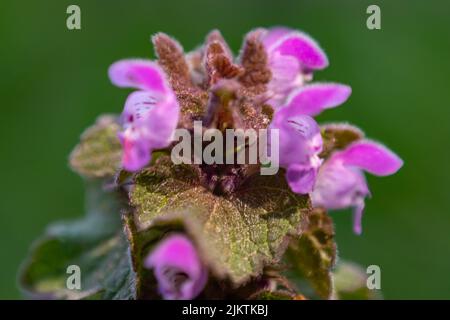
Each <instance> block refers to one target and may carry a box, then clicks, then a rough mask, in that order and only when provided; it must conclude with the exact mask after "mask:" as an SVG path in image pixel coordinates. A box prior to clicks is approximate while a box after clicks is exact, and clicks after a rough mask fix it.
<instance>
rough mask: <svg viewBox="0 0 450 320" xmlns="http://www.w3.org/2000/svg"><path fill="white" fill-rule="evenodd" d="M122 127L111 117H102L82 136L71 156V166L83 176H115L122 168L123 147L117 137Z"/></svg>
mask: <svg viewBox="0 0 450 320" xmlns="http://www.w3.org/2000/svg"><path fill="white" fill-rule="evenodd" d="M119 130H120V126H119V124H118V123H117V118H116V117H114V116H111V115H104V116H100V117H99V118H98V119H97V121H96V123H95V124H94V125H93V126H92V127H90V128H88V129H87V130H86V131H85V132H84V133H83V134H82V135H81V141H80V143H79V144H78V145H77V146H76V147H75V149H74V150H73V151H72V154H71V155H70V166H71V167H72V169H73V170H74V171H75V172H77V173H79V174H80V175H82V176H85V177H90V178H103V177H107V176H113V175H114V174H115V173H116V172H117V171H118V169H119V168H120V163H121V157H122V146H121V144H120V141H119V139H118V137H117V133H118V132H119Z"/></svg>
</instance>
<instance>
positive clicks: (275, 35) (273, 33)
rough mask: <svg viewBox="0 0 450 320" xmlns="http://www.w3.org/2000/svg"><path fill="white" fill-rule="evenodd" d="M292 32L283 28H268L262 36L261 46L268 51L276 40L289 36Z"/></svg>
mask: <svg viewBox="0 0 450 320" xmlns="http://www.w3.org/2000/svg"><path fill="white" fill-rule="evenodd" d="M292 31H293V30H291V29H288V28H285V27H274V28H270V29H269V30H267V31H266V33H265V34H264V36H263V39H262V40H263V44H264V46H265V47H266V48H267V49H270V47H271V46H272V45H273V44H274V43H276V42H277V41H278V40H280V39H281V38H282V37H284V36H285V35H287V34H289V33H290V32H292Z"/></svg>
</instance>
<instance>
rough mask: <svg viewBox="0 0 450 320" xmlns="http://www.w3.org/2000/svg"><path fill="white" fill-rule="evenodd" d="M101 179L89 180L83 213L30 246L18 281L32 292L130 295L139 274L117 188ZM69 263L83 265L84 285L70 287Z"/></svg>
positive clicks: (52, 295) (71, 295)
mask: <svg viewBox="0 0 450 320" xmlns="http://www.w3.org/2000/svg"><path fill="white" fill-rule="evenodd" d="M99 184H100V183H99V182H96V183H91V184H90V185H89V186H88V192H87V205H88V208H87V210H88V213H87V215H86V217H85V218H83V219H80V220H77V221H74V222H64V223H57V224H54V225H52V226H50V227H49V228H48V230H47V232H46V233H45V235H44V236H43V237H42V238H41V239H40V240H38V241H37V243H35V245H34V246H33V247H32V250H31V253H30V256H29V257H28V259H27V261H26V262H25V264H24V265H23V267H22V269H21V274H20V284H21V287H22V289H23V290H24V292H25V294H26V295H27V296H29V297H32V298H49V299H100V298H101V299H130V298H133V297H134V295H135V288H134V283H135V275H134V272H133V270H132V268H131V264H130V261H129V256H128V243H127V241H126V238H125V236H124V235H123V232H122V230H121V221H120V214H119V210H120V208H119V205H120V202H119V199H118V198H117V194H115V193H108V192H104V191H102V189H101V185H99ZM70 265H77V266H79V267H80V270H81V289H80V290H76V289H72V290H70V289H68V288H67V285H66V281H67V279H68V278H69V276H70V275H71V274H70V273H69V274H68V273H67V268H68V267H69V266H70Z"/></svg>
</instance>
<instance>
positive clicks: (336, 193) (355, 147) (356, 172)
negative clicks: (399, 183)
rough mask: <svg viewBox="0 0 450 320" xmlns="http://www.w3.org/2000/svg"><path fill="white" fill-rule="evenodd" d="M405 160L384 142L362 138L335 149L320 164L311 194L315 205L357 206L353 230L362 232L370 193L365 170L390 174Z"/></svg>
mask: <svg viewBox="0 0 450 320" xmlns="http://www.w3.org/2000/svg"><path fill="white" fill-rule="evenodd" d="M402 165H403V161H402V160H401V159H400V158H399V157H398V156H397V155H396V154H394V153H393V152H392V151H390V150H388V149H387V148H386V147H384V146H382V145H381V144H378V143H375V142H371V141H367V140H360V141H357V142H354V143H353V144H351V145H350V146H348V147H347V148H346V149H345V150H343V151H338V152H334V153H333V154H332V155H331V156H330V158H328V160H326V161H325V163H324V164H323V165H322V166H321V167H320V170H319V172H318V175H317V180H316V183H315V185H314V191H313V193H312V196H311V197H312V203H313V206H322V207H325V208H327V209H344V208H347V207H353V208H354V227H353V229H354V232H355V233H356V234H361V232H362V227H361V219H362V214H363V211H364V199H365V197H366V196H368V195H369V194H370V192H369V188H368V186H367V183H366V179H365V177H364V173H363V170H365V171H367V172H369V173H371V174H374V175H377V176H387V175H391V174H394V173H395V172H397V171H398V170H399V169H400V168H401V166H402Z"/></svg>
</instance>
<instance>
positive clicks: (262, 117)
mask: <svg viewBox="0 0 450 320" xmlns="http://www.w3.org/2000/svg"><path fill="white" fill-rule="evenodd" d="M152 41H153V45H154V48H155V51H156V56H157V60H156V61H150V60H143V59H131V60H121V61H118V62H116V63H114V64H113V65H112V66H111V67H110V69H109V77H110V79H111V81H112V83H113V84H115V85H116V86H118V87H126V88H134V89H135V91H133V92H132V93H131V94H130V95H129V96H128V98H127V100H126V102H125V106H124V109H123V112H122V114H121V115H120V116H115V115H103V116H101V117H99V118H98V120H97V122H96V123H95V124H94V125H93V126H92V127H90V128H88V129H87V130H86V131H85V132H84V133H83V135H82V136H81V141H80V143H79V144H78V145H77V146H76V147H75V149H74V151H73V152H72V154H71V156H70V165H71V167H72V169H73V170H74V171H75V172H77V173H79V174H80V175H81V176H82V177H83V178H84V180H85V182H86V187H87V206H86V210H87V214H86V216H85V217H84V218H82V219H81V220H79V221H75V222H70V223H59V224H55V225H52V226H50V227H49V228H48V230H47V232H46V234H45V235H44V236H43V237H42V238H41V239H40V240H39V241H38V242H37V243H36V244H35V245H34V246H33V248H32V251H31V253H30V257H29V259H27V261H26V262H25V263H24V265H23V267H22V270H21V275H20V281H21V286H22V289H23V290H24V292H25V294H26V295H28V296H32V297H43V298H56V299H60V298H61V299H161V298H162V299H211V298H213V299H218V298H219V299H220V298H222V299H229V298H230V299H305V298H306V299H317V298H320V299H345V298H349V297H350V298H366V299H369V298H375V297H377V296H378V294H379V293H374V291H370V290H369V289H367V287H366V283H365V280H364V279H365V278H364V276H365V273H364V272H363V271H362V270H361V269H359V268H358V267H356V266H355V265H353V264H348V263H345V262H342V260H340V263H339V264H338V265H335V261H336V245H335V242H334V229H333V223H332V220H331V218H330V216H329V215H328V212H327V210H328V209H330V210H334V209H344V208H348V207H351V208H353V210H354V232H355V233H357V234H360V233H361V232H362V224H361V220H362V214H363V210H364V200H365V197H366V196H368V195H369V194H370V192H369V188H368V186H367V182H366V180H365V177H364V171H366V172H368V173H370V174H374V175H378V176H385V175H390V174H393V173H395V172H396V171H397V170H398V169H399V168H400V167H401V166H402V160H401V159H400V158H399V157H397V156H396V155H395V154H394V153H393V152H391V151H390V150H388V149H387V148H386V147H384V146H383V145H381V144H379V143H376V142H373V141H370V140H368V139H366V138H365V137H364V134H363V132H362V131H361V130H360V129H358V128H356V127H354V126H351V125H349V124H327V125H323V126H320V125H319V124H318V123H317V122H316V120H315V119H314V117H315V116H316V115H318V114H319V113H321V112H322V111H324V110H326V109H329V108H334V107H337V106H339V105H341V104H342V103H344V102H345V101H346V100H347V99H348V98H349V96H350V94H351V88H350V87H349V86H348V85H344V84H338V83H320V82H312V79H313V73H314V72H315V71H318V70H321V69H324V68H326V67H327V66H328V58H327V56H326V55H325V53H324V51H323V50H322V49H321V48H320V46H319V45H318V44H317V43H316V42H315V41H314V40H313V39H311V38H310V37H309V36H308V35H306V34H305V33H302V32H299V31H295V30H290V29H287V28H274V29H256V30H253V31H251V32H250V33H248V34H247V35H246V36H245V38H244V43H243V46H242V48H241V50H240V53H239V55H238V57H237V58H235V57H234V56H233V53H232V51H231V50H230V48H229V47H228V45H227V43H226V42H225V40H224V39H223V38H222V36H221V34H220V33H219V32H218V31H212V32H211V33H210V34H209V35H208V36H207V37H206V40H205V43H204V44H203V45H202V46H200V47H199V48H198V49H196V50H194V51H192V52H189V53H187V54H185V53H184V51H183V49H182V47H181V45H180V44H179V43H178V42H177V41H176V40H174V39H172V38H171V37H169V36H167V35H165V34H162V33H158V34H156V35H154V36H153V37H152ZM198 121H201V124H202V126H201V130H202V132H205V131H207V130H209V129H216V130H218V131H219V132H223V133H224V132H225V131H226V130H229V129H243V130H246V129H254V130H266V132H268V135H269V136H272V135H274V134H275V133H276V136H277V139H276V140H270V139H269V141H268V142H267V143H268V144H269V145H270V147H271V150H273V148H276V150H277V151H278V155H279V159H278V160H277V164H278V165H279V170H278V171H277V172H276V174H273V175H262V174H260V170H259V169H260V168H261V167H263V166H264V165H266V164H264V163H263V162H262V161H257V162H256V163H238V164H235V163H229V162H224V161H217V162H216V163H207V164H205V163H196V162H183V163H181V164H180V163H177V164H175V163H174V161H173V158H172V157H171V155H172V151H173V149H174V146H175V144H176V142H177V141H176V139H175V132H176V131H177V130H179V129H183V130H185V132H188V133H192V132H193V131H194V123H197V122H198ZM244 141H245V143H244V144H242V145H238V146H237V147H236V148H231V149H229V148H228V149H227V148H225V150H226V152H225V153H226V154H225V155H223V156H224V157H226V156H230V153H231V158H232V159H234V157H235V155H237V154H238V153H239V152H242V151H246V150H248V149H249V148H250V143H249V141H248V140H244ZM197 147H198V146H197ZM207 147H208V144H207V143H205V142H202V144H201V145H200V147H199V148H200V151H201V150H203V149H206V148H207ZM184 156H186V155H184ZM220 160H221V159H220ZM71 265H76V266H78V267H79V268H80V269H79V270H80V271H81V273H80V277H79V279H78V280H79V286H78V287H77V288H75V289H73V287H71V286H69V285H68V282H69V279H68V277H69V275H68V274H67V272H66V271H67V268H68V267H69V266H71Z"/></svg>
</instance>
